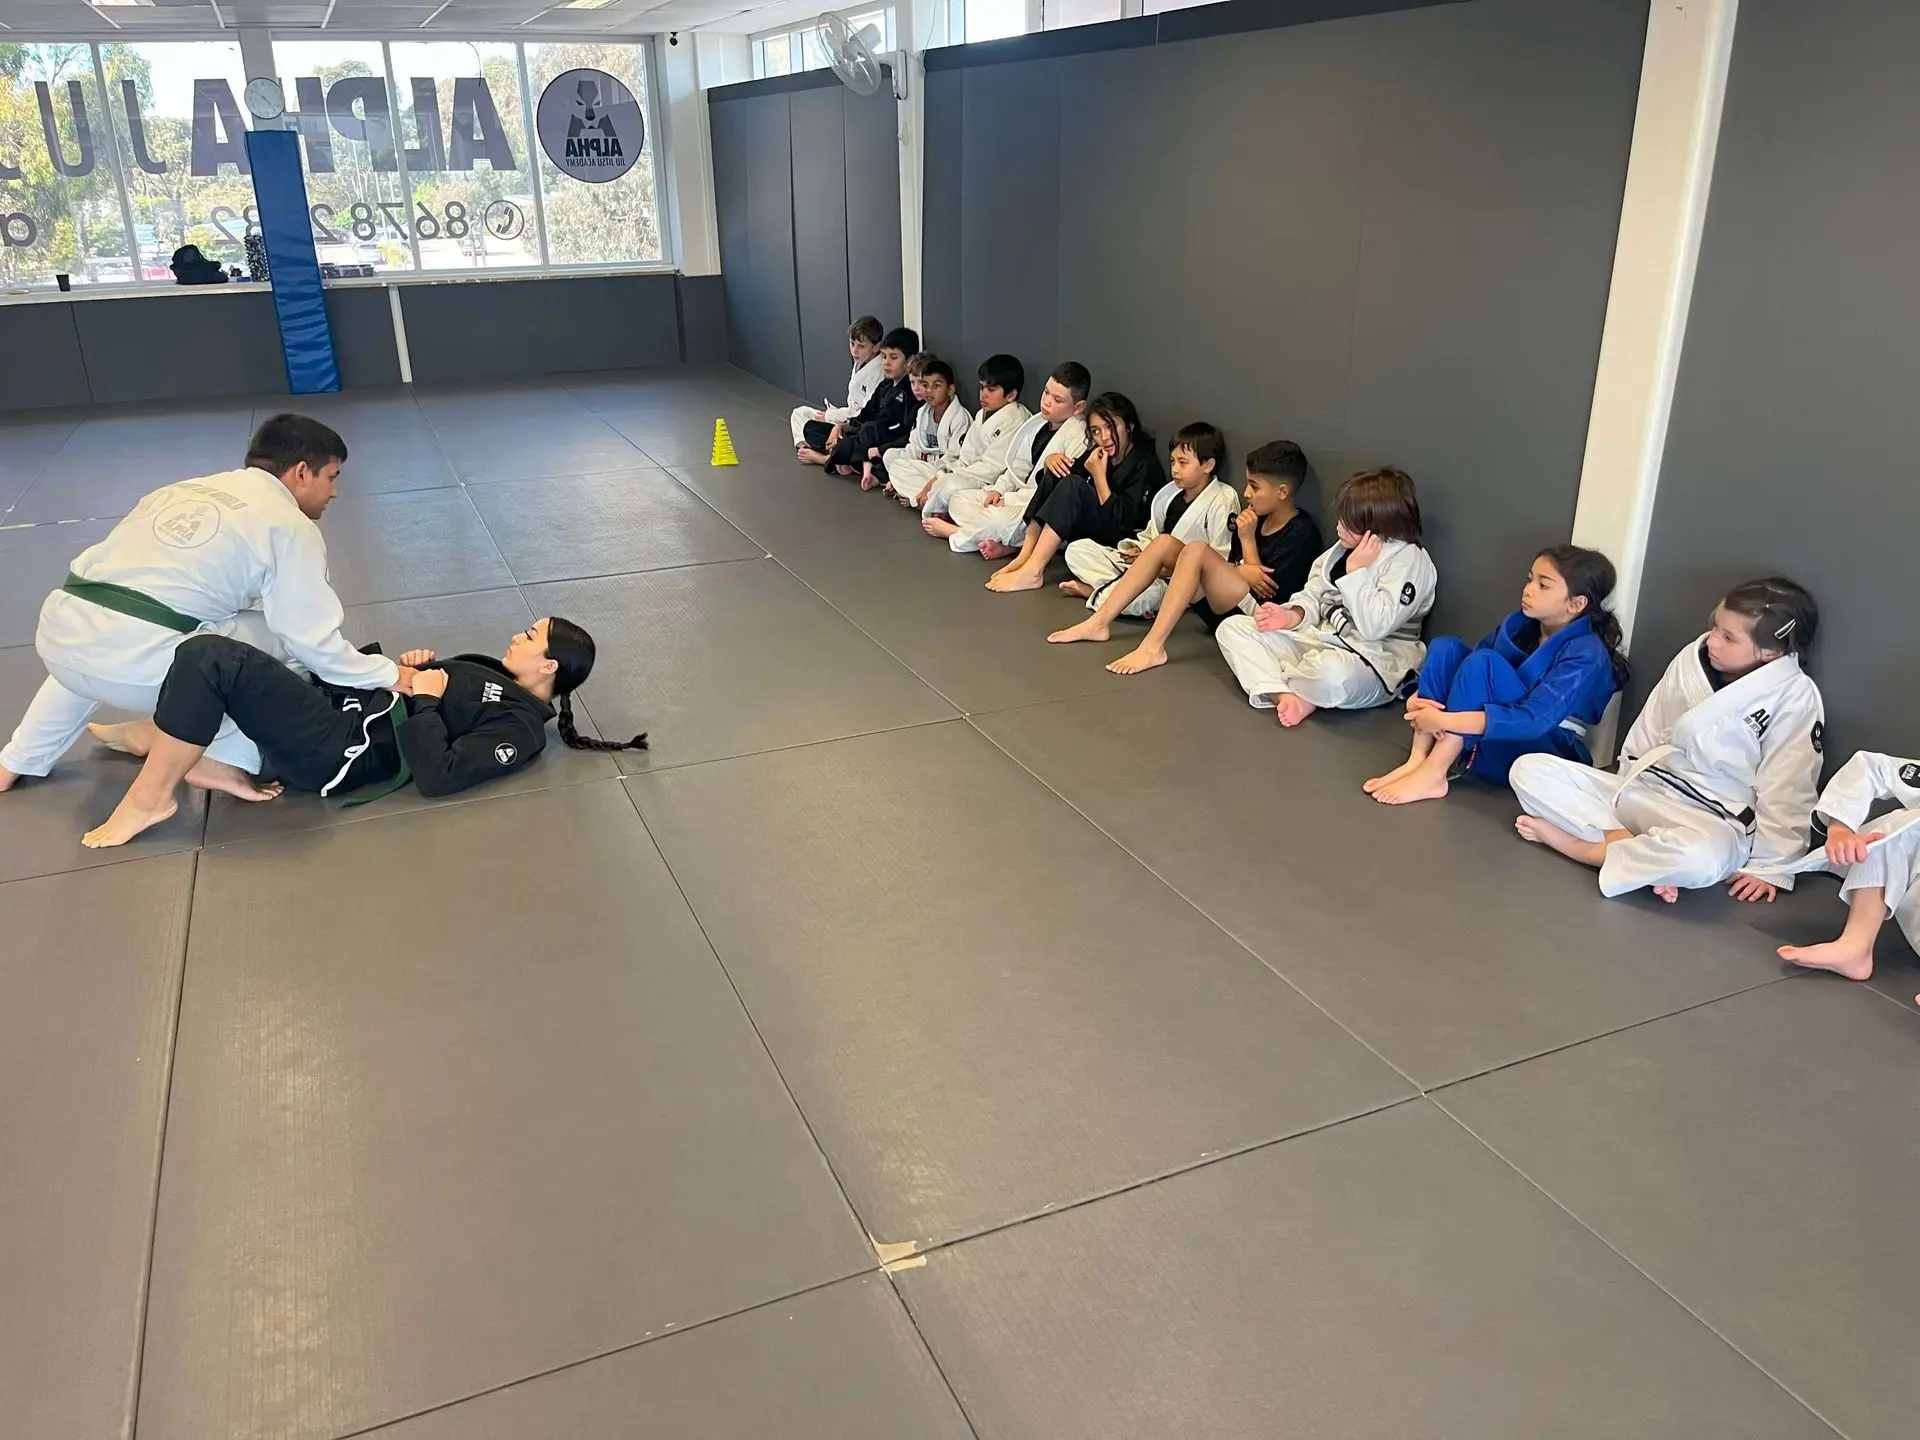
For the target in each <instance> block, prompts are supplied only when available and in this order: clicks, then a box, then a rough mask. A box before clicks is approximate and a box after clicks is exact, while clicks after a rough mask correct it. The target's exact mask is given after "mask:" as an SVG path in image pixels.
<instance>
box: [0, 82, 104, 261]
mask: <svg viewBox="0 0 1920 1440" xmlns="http://www.w3.org/2000/svg"><path fill="white" fill-rule="evenodd" d="M49 120H50V121H51V124H52V129H53V137H52V140H51V142H50V141H49V138H48V135H47V124H48V121H49ZM111 143H112V139H111V136H109V134H108V133H107V126H106V110H105V109H104V108H103V107H102V105H101V103H100V87H99V85H98V84H97V83H96V82H95V79H94V74H93V49H92V47H91V46H88V45H0V284H5V285H7V286H8V287H10V288H13V287H20V286H27V287H51V286H52V285H53V283H54V279H53V277H54V275H55V273H64V274H67V275H71V276H72V277H73V281H74V283H75V284H113V283H119V284H127V283H130V282H131V281H132V280H133V261H132V259H131V258H130V255H131V252H130V250H129V248H128V245H127V233H126V232H127V227H126V221H125V218H124V216H123V215H122V213H121V210H120V192H119V190H118V188H117V187H116V186H115V184H114V179H113V154H112V151H111V150H110V149H109V148H108V147H109V146H110V145H111ZM16 172H18V178H17V179H15V178H11V177H13V176H14V175H15V173H16Z"/></svg>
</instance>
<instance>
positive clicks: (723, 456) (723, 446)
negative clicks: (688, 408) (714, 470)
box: [713, 420, 740, 465]
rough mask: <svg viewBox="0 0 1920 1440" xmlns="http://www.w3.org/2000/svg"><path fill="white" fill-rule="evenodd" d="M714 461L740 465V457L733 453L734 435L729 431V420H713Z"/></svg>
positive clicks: (721, 463)
mask: <svg viewBox="0 0 1920 1440" xmlns="http://www.w3.org/2000/svg"><path fill="white" fill-rule="evenodd" d="M713 463H714V464H715V465H738V464H739V463H740V457H739V456H738V455H736V454H734V453H733V436H731V435H729V434H728V433H727V422H726V421H724V420H716V421H714V422H713Z"/></svg>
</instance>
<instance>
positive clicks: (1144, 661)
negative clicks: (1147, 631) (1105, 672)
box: [1107, 640, 1167, 675]
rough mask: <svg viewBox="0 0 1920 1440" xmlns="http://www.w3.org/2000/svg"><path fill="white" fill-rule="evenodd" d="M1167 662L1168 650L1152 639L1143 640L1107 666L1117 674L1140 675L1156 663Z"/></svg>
mask: <svg viewBox="0 0 1920 1440" xmlns="http://www.w3.org/2000/svg"><path fill="white" fill-rule="evenodd" d="M1166 663H1167V652H1166V651H1165V650H1163V649H1161V648H1160V647H1159V646H1158V645H1155V644H1154V643H1153V642H1152V641H1150V640H1142V641H1141V642H1140V643H1139V644H1138V645H1136V646H1134V647H1133V649H1131V650H1129V651H1128V652H1127V653H1126V654H1124V655H1122V656H1121V657H1120V658H1119V659H1118V660H1115V661H1114V662H1113V663H1112V664H1110V665H1108V666H1107V669H1109V670H1111V671H1112V672H1113V673H1114V674H1116V675H1138V674H1139V673H1140V672H1141V671H1143V670H1151V669H1153V668H1154V667H1155V666H1156V665H1164V664H1166Z"/></svg>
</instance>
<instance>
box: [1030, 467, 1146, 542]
mask: <svg viewBox="0 0 1920 1440" xmlns="http://www.w3.org/2000/svg"><path fill="white" fill-rule="evenodd" d="M1035 473H1036V474H1037V475H1038V476H1039V479H1040V485H1039V488H1038V489H1036V490H1035V491H1034V492H1033V499H1031V500H1029V501H1028V502H1027V513H1026V521H1027V524H1029V525H1051V526H1052V527H1053V530H1054V533H1055V534H1056V535H1058V536H1059V537H1060V540H1061V543H1062V544H1066V543H1068V542H1070V541H1074V540H1094V541H1098V542H1099V543H1100V544H1102V545H1118V544H1119V543H1120V542H1121V541H1122V540H1125V539H1126V538H1127V537H1128V536H1130V535H1133V534H1135V533H1136V532H1137V531H1138V530H1139V528H1140V527H1139V526H1137V525H1131V524H1128V523H1127V520H1128V517H1127V516H1126V515H1125V514H1116V513H1115V509H1116V507H1114V505H1113V499H1118V498H1119V497H1118V496H1114V497H1113V499H1110V500H1109V501H1108V502H1107V504H1105V505H1102V504H1101V503H1100V497H1099V496H1098V495H1097V494H1095V493H1094V489H1093V481H1091V480H1089V479H1088V478H1087V477H1086V476H1084V475H1082V474H1081V473H1080V472H1079V471H1077V470H1073V471H1069V472H1068V473H1067V474H1065V475H1055V474H1054V473H1053V471H1051V470H1049V469H1047V467H1046V466H1044V465H1042V466H1039V467H1037V468H1036V470H1035Z"/></svg>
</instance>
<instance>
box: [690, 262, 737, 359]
mask: <svg viewBox="0 0 1920 1440" xmlns="http://www.w3.org/2000/svg"><path fill="white" fill-rule="evenodd" d="M678 278H679V285H680V345H681V350H682V352H683V356H682V358H684V359H685V360H686V362H687V364H689V365H724V364H726V362H727V289H726V285H725V283H724V282H723V281H722V280H721V278H720V277H719V276H718V275H682V276H680V277H678Z"/></svg>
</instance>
